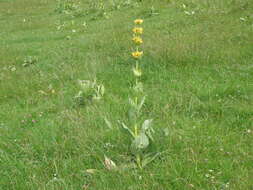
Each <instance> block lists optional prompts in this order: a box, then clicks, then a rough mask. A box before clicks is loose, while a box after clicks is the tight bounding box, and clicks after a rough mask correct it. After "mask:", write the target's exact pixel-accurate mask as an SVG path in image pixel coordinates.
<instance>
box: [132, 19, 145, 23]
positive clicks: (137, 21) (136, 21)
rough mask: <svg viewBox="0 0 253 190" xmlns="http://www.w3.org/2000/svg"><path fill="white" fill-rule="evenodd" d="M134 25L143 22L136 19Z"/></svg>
mask: <svg viewBox="0 0 253 190" xmlns="http://www.w3.org/2000/svg"><path fill="white" fill-rule="evenodd" d="M134 23H135V24H142V23H143V20H142V19H136V20H134Z"/></svg>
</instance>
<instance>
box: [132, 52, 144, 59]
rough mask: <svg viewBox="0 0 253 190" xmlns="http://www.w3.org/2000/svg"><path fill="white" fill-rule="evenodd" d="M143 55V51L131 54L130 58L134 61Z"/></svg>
mask: <svg viewBox="0 0 253 190" xmlns="http://www.w3.org/2000/svg"><path fill="white" fill-rule="evenodd" d="M142 55H143V51H135V52H132V56H133V57H134V58H136V59H138V58H140V57H141V56H142Z"/></svg>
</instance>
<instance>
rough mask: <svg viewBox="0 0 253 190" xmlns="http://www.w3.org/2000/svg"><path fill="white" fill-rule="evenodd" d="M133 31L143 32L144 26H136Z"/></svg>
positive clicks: (136, 32)
mask: <svg viewBox="0 0 253 190" xmlns="http://www.w3.org/2000/svg"><path fill="white" fill-rule="evenodd" d="M133 32H134V33H135V34H142V33H143V28H141V27H134V28H133Z"/></svg>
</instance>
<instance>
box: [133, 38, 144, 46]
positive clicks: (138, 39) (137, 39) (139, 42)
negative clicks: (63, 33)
mask: <svg viewBox="0 0 253 190" xmlns="http://www.w3.org/2000/svg"><path fill="white" fill-rule="evenodd" d="M132 40H133V42H134V43H136V44H137V45H140V44H142V43H143V40H142V39H141V38H140V37H139V36H134V37H133V39H132Z"/></svg>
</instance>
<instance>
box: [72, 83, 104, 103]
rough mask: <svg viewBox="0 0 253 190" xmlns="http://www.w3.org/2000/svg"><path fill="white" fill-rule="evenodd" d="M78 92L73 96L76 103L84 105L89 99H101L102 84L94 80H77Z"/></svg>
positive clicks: (102, 94)
mask: <svg viewBox="0 0 253 190" xmlns="http://www.w3.org/2000/svg"><path fill="white" fill-rule="evenodd" d="M78 84H79V88H80V90H79V92H78V93H77V95H76V96H75V97H74V99H75V102H77V104H78V105H85V104H86V103H88V102H91V101H98V100H101V99H102V97H103V96H104V93H105V87H104V85H103V84H98V83H97V81H96V80H94V81H90V80H78Z"/></svg>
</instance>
